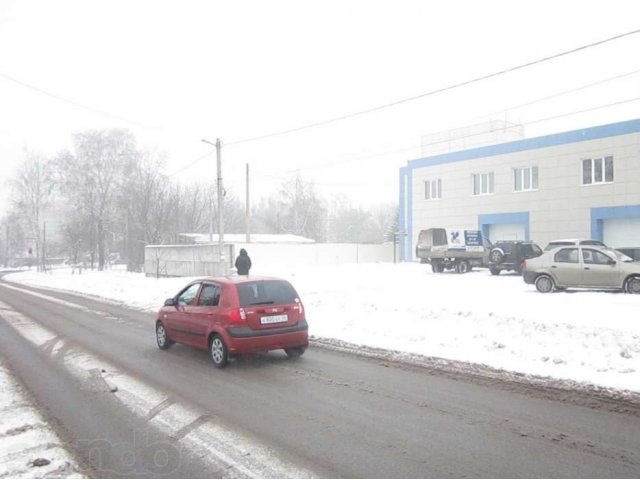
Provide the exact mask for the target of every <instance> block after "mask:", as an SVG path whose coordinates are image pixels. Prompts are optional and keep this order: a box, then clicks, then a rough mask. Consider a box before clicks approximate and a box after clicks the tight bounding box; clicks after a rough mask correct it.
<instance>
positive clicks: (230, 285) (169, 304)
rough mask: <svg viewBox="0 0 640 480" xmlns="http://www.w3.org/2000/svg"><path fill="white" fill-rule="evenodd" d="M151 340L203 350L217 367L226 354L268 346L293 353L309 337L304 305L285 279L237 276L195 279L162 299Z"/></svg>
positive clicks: (300, 349)
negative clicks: (173, 294)
mask: <svg viewBox="0 0 640 480" xmlns="http://www.w3.org/2000/svg"><path fill="white" fill-rule="evenodd" d="M156 341H157V343H158V347H159V348H160V349H161V350H166V349H167V348H169V347H170V346H171V345H172V344H173V343H175V342H177V343H183V344H186V345H191V346H193V347H196V348H200V349H204V350H209V353H210V354H211V359H212V360H213V364H214V365H215V366H216V367H219V368H221V367H224V366H225V365H226V364H227V362H228V360H229V358H230V357H233V356H236V355H242V354H251V353H259V352H267V351H269V350H277V349H284V351H285V352H286V353H287V355H288V356H289V357H294V358H295V357H299V356H300V355H302V354H303V353H304V351H305V349H306V348H307V346H308V344H309V337H308V325H307V320H306V317H305V310H304V306H303V305H302V302H301V300H300V296H299V295H298V293H297V292H296V290H295V289H294V288H293V286H292V285H291V284H290V283H289V282H288V281H286V280H282V279H278V278H272V277H257V276H248V277H246V276H241V277H212V278H203V279H200V280H196V281H194V282H191V283H189V284H188V285H187V286H185V287H184V288H183V289H182V290H181V291H180V292H179V293H178V294H177V295H176V296H175V297H172V298H169V299H167V300H166V301H165V303H164V306H163V307H162V308H161V309H160V311H159V312H158V316H157V319H156Z"/></svg>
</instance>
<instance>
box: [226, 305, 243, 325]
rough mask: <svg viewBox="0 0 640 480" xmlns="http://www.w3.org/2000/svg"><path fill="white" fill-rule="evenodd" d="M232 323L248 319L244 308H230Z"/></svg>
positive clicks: (229, 315) (229, 314)
mask: <svg viewBox="0 0 640 480" xmlns="http://www.w3.org/2000/svg"><path fill="white" fill-rule="evenodd" d="M227 316H228V317H229V320H231V323H244V322H245V321H246V320H247V314H246V312H245V311H244V308H234V309H233V310H229V313H228V314H227Z"/></svg>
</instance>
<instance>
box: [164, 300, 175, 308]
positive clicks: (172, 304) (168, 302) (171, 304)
mask: <svg viewBox="0 0 640 480" xmlns="http://www.w3.org/2000/svg"><path fill="white" fill-rule="evenodd" d="M176 305H177V302H176V299H175V298H167V299H166V300H165V301H164V306H165V307H175V306H176Z"/></svg>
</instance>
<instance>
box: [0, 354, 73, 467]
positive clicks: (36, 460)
mask: <svg viewBox="0 0 640 480" xmlns="http://www.w3.org/2000/svg"><path fill="white" fill-rule="evenodd" d="M0 478H82V475H81V474H80V473H79V471H78V467H77V465H76V463H75V461H74V460H73V459H72V458H71V455H70V454H69V453H68V451H67V450H66V449H65V448H64V447H63V446H62V445H61V442H60V439H59V438H58V436H57V435H56V434H55V433H54V432H53V431H52V430H51V428H50V427H49V426H48V425H47V424H46V423H45V422H44V420H43V419H42V416H41V415H40V414H39V413H38V411H37V409H36V408H35V407H34V406H33V405H32V404H31V403H30V401H29V399H28V398H27V396H26V394H25V393H24V391H23V390H22V387H21V386H20V385H19V384H18V383H17V382H16V380H15V379H14V378H13V377H12V376H11V374H10V373H9V371H8V369H7V368H6V367H5V366H4V365H3V364H2V363H0Z"/></svg>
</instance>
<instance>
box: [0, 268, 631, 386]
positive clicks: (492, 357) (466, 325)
mask: <svg viewBox="0 0 640 480" xmlns="http://www.w3.org/2000/svg"><path fill="white" fill-rule="evenodd" d="M252 273H254V274H263V275H275V276H280V277H284V278H287V279H289V280H290V281H291V282H292V283H293V285H294V286H295V287H296V289H297V290H298V293H299V294H300V296H301V297H302V300H303V302H304V304H305V307H306V310H307V318H308V320H309V325H310V334H311V335H314V336H317V337H323V338H329V339H338V340H343V341H346V342H350V343H353V344H357V345H364V346H370V347H375V348H383V349H390V350H398V351H404V352H408V353H412V354H418V355H425V356H434V357H442V358H446V359H452V360H459V361H466V362H473V363H478V364H483V365H487V366H490V367H493V368H498V369H504V370H508V371H514V372H520V373H523V374H532V375H537V376H550V377H554V378H558V379H568V380H575V381H579V382H587V383H593V384H596V385H599V386H603V387H609V388H616V389H623V390H631V391H640V374H639V373H640V319H639V318H638V312H639V311H640V295H637V296H634V295H628V294H623V293H607V292H585V291H578V292H573V293H572V292H562V293H553V294H546V295H544V294H540V293H538V292H537V291H536V290H535V288H534V287H533V286H530V285H526V284H525V283H524V282H523V281H522V278H521V277H519V276H516V275H505V274H503V275H500V276H491V275H489V273H488V272H487V271H486V270H477V271H473V272H471V273H468V274H465V275H458V274H455V273H442V274H433V273H432V272H431V269H430V267H429V266H425V265H420V264H417V263H404V264H396V265H394V264H350V265H338V266H326V267H318V266H303V265H271V266H267V265H263V266H257V267H254V269H253V270H252ZM5 278H6V279H7V280H10V281H15V282H21V283H25V284H28V285H34V286H35V285H39V286H46V287H49V288H56V289H66V290H72V291H76V292H82V293H86V294H90V295H96V296H100V297H103V298H107V299H111V300H115V301H117V302H121V303H123V304H127V305H130V306H132V307H135V308H139V309H144V310H149V311H156V310H157V309H158V308H159V306H160V305H162V303H163V301H164V300H165V298H168V297H171V296H173V295H174V294H175V293H176V292H177V291H178V290H179V289H180V288H181V286H183V285H184V284H186V283H187V282H188V281H190V280H191V279H187V278H177V279H176V278H172V279H155V278H146V277H145V276H144V275H142V274H132V273H126V272H122V271H106V272H91V271H85V272H83V274H82V275H77V274H76V275H71V273H70V271H68V270H56V271H54V272H53V273H52V274H39V273H35V272H22V273H17V274H12V275H9V276H7V277H5Z"/></svg>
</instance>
